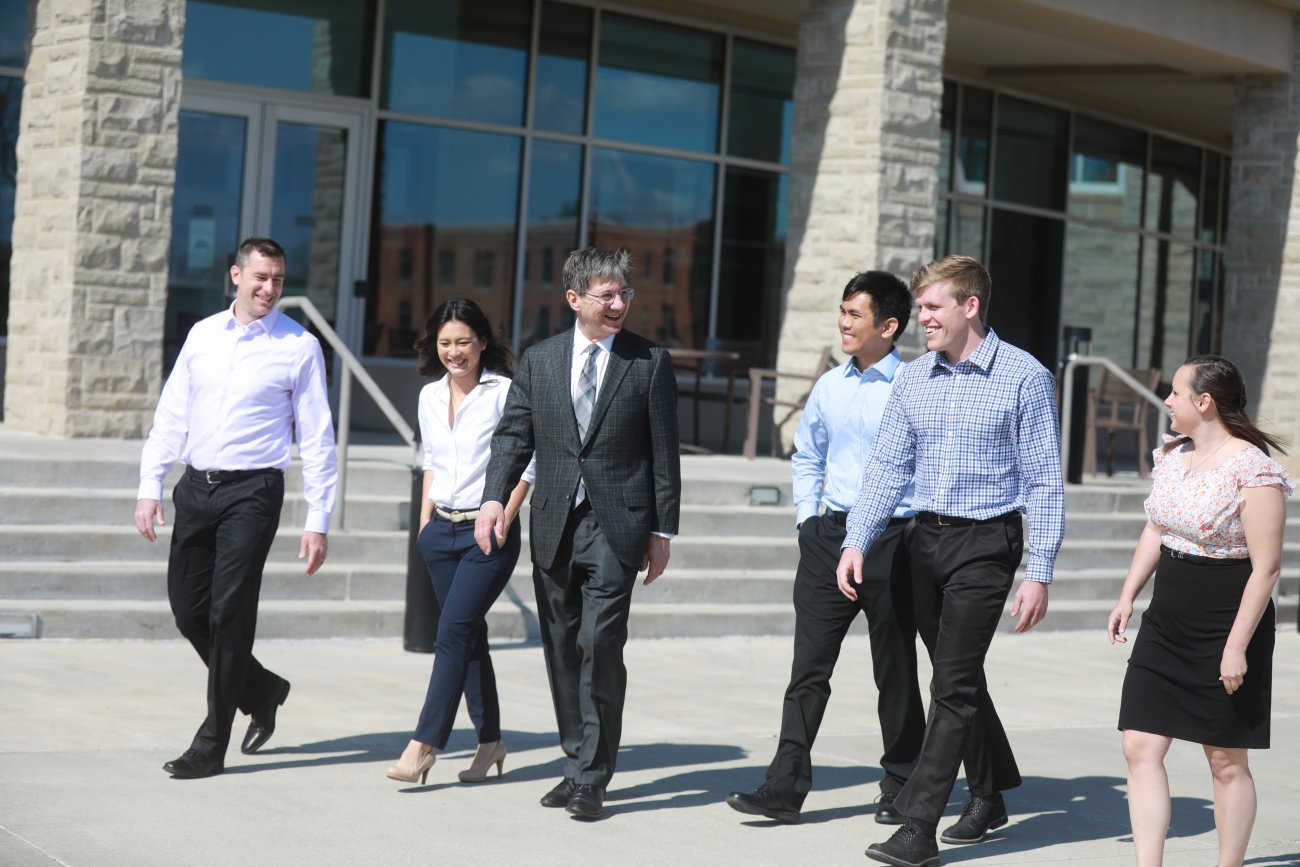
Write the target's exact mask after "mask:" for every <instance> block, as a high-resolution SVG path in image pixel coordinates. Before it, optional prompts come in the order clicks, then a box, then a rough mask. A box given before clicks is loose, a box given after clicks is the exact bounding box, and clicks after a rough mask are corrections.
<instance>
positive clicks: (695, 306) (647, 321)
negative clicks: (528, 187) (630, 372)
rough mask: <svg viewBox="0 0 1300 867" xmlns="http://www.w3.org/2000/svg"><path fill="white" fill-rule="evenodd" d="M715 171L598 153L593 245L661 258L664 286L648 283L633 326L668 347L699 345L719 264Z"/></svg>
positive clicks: (664, 159)
mask: <svg viewBox="0 0 1300 867" xmlns="http://www.w3.org/2000/svg"><path fill="white" fill-rule="evenodd" d="M715 175H716V170H715V168H714V166H713V165H712V164H709V163H697V162H693V161H691V160H681V159H671V158H668V157H656V156H648V155H644V154H633V153H628V152H625V151H617V150H609V149H604V148H601V149H597V150H596V151H595V152H594V153H593V154H592V166H591V196H590V206H589V207H590V217H589V222H588V228H587V239H588V242H589V243H591V244H594V245H597V246H600V247H605V248H606V249H615V248H618V247H627V248H628V249H630V250H631V251H632V257H633V262H634V266H635V264H636V260H637V259H639V257H641V256H642V255H644V254H645V253H646V252H655V251H657V252H658V253H659V259H660V261H661V262H662V267H663V273H662V274H661V275H660V276H661V277H662V278H664V279H661V280H659V281H657V282H656V281H653V280H648V281H643V282H642V284H641V285H639V286H637V287H636V289H637V296H636V300H635V301H634V302H633V304H632V309H631V311H630V312H629V313H628V326H629V327H630V328H631V329H632V330H633V331H635V332H637V333H639V334H642V335H644V336H646V337H648V338H650V339H651V340H654V341H656V342H658V343H662V344H664V345H666V346H685V347H690V348H696V349H698V348H701V347H700V344H699V342H698V336H699V335H700V334H702V333H704V332H702V331H701V330H700V329H701V328H704V329H707V327H708V318H709V286H710V283H711V282H712V281H711V272H712V264H713V261H712V260H713V255H712V254H713V195H714V192H713V191H714V179H715Z"/></svg>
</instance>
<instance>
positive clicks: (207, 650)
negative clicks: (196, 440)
mask: <svg viewBox="0 0 1300 867" xmlns="http://www.w3.org/2000/svg"><path fill="white" fill-rule="evenodd" d="M172 500H173V502H174V504H175V512H176V514H175V517H174V521H175V524H174V526H173V527H172V543H171V554H170V557H169V559H168V562H167V598H168V600H169V601H170V602H171V609H172V614H173V615H174V616H175V618H176V626H177V627H178V628H179V629H180V631H181V635H183V636H185V638H187V639H188V640H189V642H190V644H191V645H193V646H194V649H195V650H196V651H198V654H199V656H200V657H201V658H202V659H203V662H204V664H205V665H207V667H208V715H207V718H206V719H204V720H203V724H202V725H201V726H199V730H198V732H197V733H196V734H195V735H194V742H193V743H192V744H191V748H192V749H194V750H197V751H198V752H200V753H202V754H203V755H205V756H208V757H210V758H216V759H221V758H224V756H225V754H226V747H227V746H228V745H229V743H230V728H231V725H232V724H233V723H234V719H235V711H236V710H241V711H243V712H244V713H254V712H257V711H260V710H262V709H263V708H265V707H266V705H267V704H269V703H270V701H271V700H272V698H273V697H274V696H276V695H278V693H279V691H280V689H281V687H282V685H283V683H284V681H283V680H282V679H281V678H280V677H278V676H277V675H275V674H272V673H271V672H269V671H267V670H266V669H265V668H263V667H262V665H261V663H259V662H258V661H257V660H256V659H255V658H254V657H253V637H254V634H255V633H256V631H257V600H258V595H259V594H260V592H261V589H262V568H263V567H264V566H265V565H266V556H267V554H268V553H269V552H270V550H271V543H272V542H273V541H274V540H275V532H276V530H277V529H278V528H279V526H280V506H281V505H282V504H283V502H284V476H283V474H281V473H279V472H269V473H260V474H258V475H253V476H249V477H247V478H243V479H240V480H238V481H231V482H220V483H217V484H209V483H208V482H206V481H202V480H201V479H199V478H196V477H195V476H194V475H192V474H191V473H189V472H187V473H186V474H185V475H184V476H182V477H181V480H180V482H179V483H177V485H176V489H175V491H174V492H173V494H172Z"/></svg>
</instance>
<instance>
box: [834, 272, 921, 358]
mask: <svg viewBox="0 0 1300 867" xmlns="http://www.w3.org/2000/svg"><path fill="white" fill-rule="evenodd" d="M859 292H865V293H867V298H868V299H869V300H870V303H871V315H872V316H874V317H875V318H876V324H877V325H879V324H880V323H882V322H884V321H885V320H886V319H897V320H898V330H897V331H895V332H894V341H895V342H897V341H898V338H899V337H901V336H902V335H903V329H905V328H907V320H908V318H909V317H910V316H911V315H912V296H911V295H909V294H908V292H907V284H906V283H904V282H903V281H902V280H900V279H898V278H897V277H895V276H894V275H893V274H890V273H889V272H888V271H863V272H862V273H861V274H855V275H853V279H852V280H850V281H849V283H848V285H847V286H845V287H844V296H843V297H842V298H841V299H840V300H841V301H848V300H849V299H850V298H852V297H853V296H854V295H857V294H858V293H859Z"/></svg>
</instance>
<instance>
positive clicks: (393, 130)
mask: <svg viewBox="0 0 1300 867" xmlns="http://www.w3.org/2000/svg"><path fill="white" fill-rule="evenodd" d="M378 153H379V158H378V161H379V170H378V177H377V180H376V185H375V186H376V196H375V213H374V215H373V217H372V219H371V233H372V240H371V251H372V252H371V256H372V263H371V275H372V277H371V280H370V294H369V298H368V301H367V304H366V330H365V348H364V351H365V353H366V354H367V355H379V356H389V357H398V358H400V357H410V356H412V355H413V353H414V351H413V350H412V348H411V345H412V344H413V343H414V342H415V337H416V335H417V333H418V330H419V329H420V328H421V327H423V325H424V323H425V320H427V319H428V317H429V315H430V314H431V313H432V312H433V310H434V308H435V307H437V306H438V305H439V304H441V303H442V302H443V301H446V300H447V299H448V298H451V297H453V296H456V295H472V297H473V298H474V300H475V301H477V302H478V304H479V306H480V307H482V308H483V312H484V313H486V314H487V316H488V318H489V319H490V320H491V322H492V326H493V327H494V328H496V329H497V330H498V331H501V332H505V331H506V330H507V329H508V328H509V326H510V323H511V315H512V303H511V301H512V293H511V284H512V281H513V280H514V256H515V209H516V207H517V206H518V189H519V155H520V141H519V139H518V138H516V137H514V136H505V135H492V134H488V133H480V132H467V131H462V130H452V129H442V128H439V127H434V126H423V125H418V124H411V123H399V122H396V121H388V122H385V123H383V124H381V125H380V130H379V144H378ZM404 249H409V250H410V251H411V257H412V261H413V262H414V263H415V273H416V275H417V279H415V280H414V281H412V282H411V283H408V284H405V285H403V283H402V282H401V280H400V279H399V278H398V276H397V275H398V273H399V269H400V261H401V255H402V253H401V251H402V250H404ZM486 252H490V253H491V254H492V256H493V263H494V264H493V268H492V276H491V279H490V280H489V281H488V282H486V283H482V282H480V281H479V280H478V278H480V277H482V276H484V274H483V272H482V271H481V270H480V269H481V267H482V266H481V264H480V263H481V262H482V259H481V258H479V257H481V256H482V254H483V253H486ZM448 254H450V255H448ZM452 257H454V258H452ZM434 262H437V263H438V268H437V272H436V273H437V278H438V279H435V272H434V269H433V267H432V265H433V263H434ZM456 262H461V263H469V264H470V265H471V266H472V267H465V266H462V267H461V268H460V269H459V270H458V269H456V268H455V263H456ZM449 263H450V267H449ZM448 271H451V272H452V275H451V276H453V277H454V279H452V280H450V281H447V280H445V279H442V278H445V277H447V276H448V273H447V272H448ZM403 302H405V304H406V305H407V306H405V307H403Z"/></svg>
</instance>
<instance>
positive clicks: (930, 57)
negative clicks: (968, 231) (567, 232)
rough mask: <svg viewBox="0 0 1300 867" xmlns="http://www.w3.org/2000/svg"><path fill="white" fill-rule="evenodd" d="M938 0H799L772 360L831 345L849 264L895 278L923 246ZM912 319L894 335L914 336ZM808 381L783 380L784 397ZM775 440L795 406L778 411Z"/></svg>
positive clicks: (786, 429) (801, 366)
mask: <svg viewBox="0 0 1300 867" xmlns="http://www.w3.org/2000/svg"><path fill="white" fill-rule="evenodd" d="M947 13H948V3H947V0H806V3H805V5H804V10H803V15H802V20H801V22H800V26H799V56H798V70H797V77H796V81H795V119H794V133H793V140H792V142H791V177H790V204H789V208H790V215H789V235H788V239H787V242H786V268H787V271H786V279H785V285H786V286H787V287H788V288H787V290H786V296H785V299H784V305H783V310H782V321H781V343H780V348H779V351H778V355H777V368H778V369H779V370H783V371H790V372H798V373H807V372H811V370H812V368H813V366H814V365H815V363H816V360H817V358H818V357H819V355H820V354H821V352H822V350H823V349H824V348H825V347H827V346H831V347H832V348H833V350H834V352H835V354H836V356H837V357H839V338H838V336H837V333H836V328H835V318H836V317H835V311H836V309H837V307H838V305H839V300H840V295H841V293H842V292H843V290H844V284H845V283H847V282H848V280H849V278H850V277H852V276H853V274H855V273H856V272H858V271H864V270H869V269H884V270H888V271H892V272H894V273H896V274H898V275H899V276H900V277H902V278H903V279H904V280H906V279H907V278H908V277H910V276H911V274H912V272H913V271H915V270H916V269H917V268H919V267H920V266H921V265H923V264H925V263H926V262H928V261H929V260H930V259H931V258H933V250H934V223H935V204H936V196H937V192H938V179H939V173H938V166H939V153H940V145H939V114H940V110H941V102H942V97H943V54H944V43H945V41H946V37H947ZM916 333H917V332H916V329H915V323H912V324H911V325H909V328H908V331H907V334H906V335H905V339H904V342H905V344H907V345H909V346H913V347H915V346H920V345H922V344H919V343H917V342H916ZM807 389H808V385H807V383H803V382H800V381H798V380H782V381H781V382H780V383H779V385H778V398H779V399H783V400H793V399H796V398H798V397H799V396H801V395H802V394H804V393H806V391H807ZM777 421H778V422H783V424H782V442H783V444H784V445H785V447H786V448H788V447H789V443H790V440H791V438H792V437H793V434H794V429H795V427H796V426H797V424H798V415H797V414H794V415H793V416H792V417H789V418H786V417H785V414H784V413H781V414H779V415H778V416H777Z"/></svg>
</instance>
